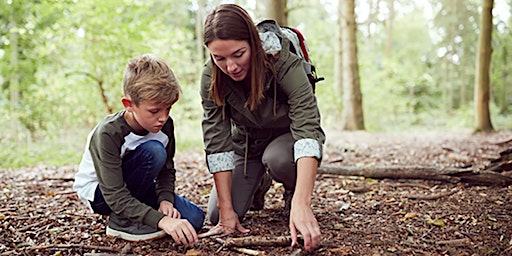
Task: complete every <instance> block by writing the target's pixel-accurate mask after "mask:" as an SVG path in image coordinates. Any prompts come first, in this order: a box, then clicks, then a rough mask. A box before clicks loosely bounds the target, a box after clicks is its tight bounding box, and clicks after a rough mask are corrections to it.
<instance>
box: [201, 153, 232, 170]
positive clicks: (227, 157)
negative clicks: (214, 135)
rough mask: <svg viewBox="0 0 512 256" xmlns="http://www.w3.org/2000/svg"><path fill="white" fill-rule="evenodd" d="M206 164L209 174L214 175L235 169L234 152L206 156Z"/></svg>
mask: <svg viewBox="0 0 512 256" xmlns="http://www.w3.org/2000/svg"><path fill="white" fill-rule="evenodd" d="M206 163H207V164H208V169H209V170H210V173H216V172H221V171H226V170H232V169H234V168H235V152H234V151H229V152H223V153H216V154H211V155H207V156H206Z"/></svg>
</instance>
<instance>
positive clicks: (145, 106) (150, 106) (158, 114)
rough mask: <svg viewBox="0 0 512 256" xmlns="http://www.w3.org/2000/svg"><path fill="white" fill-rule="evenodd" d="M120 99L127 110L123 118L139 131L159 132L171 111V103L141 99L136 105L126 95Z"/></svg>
mask: <svg viewBox="0 0 512 256" xmlns="http://www.w3.org/2000/svg"><path fill="white" fill-rule="evenodd" d="M122 101H123V105H124V106H125V109H126V110H127V112H126V113H127V115H125V118H126V120H127V122H128V124H129V125H130V126H131V127H132V128H133V129H134V130H135V131H137V132H140V133H145V132H146V131H149V132H152V133H156V132H159V131H160V130H161V129H162V126H163V125H164V124H165V122H166V121H167V118H168V117H169V112H170V111H171V105H168V104H157V103H155V102H154V101H143V102H141V103H140V104H139V105H138V106H136V105H135V104H134V103H133V102H132V101H131V100H130V99H128V98H126V97H125V98H123V99H122Z"/></svg>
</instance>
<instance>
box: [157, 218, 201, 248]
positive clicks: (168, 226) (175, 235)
mask: <svg viewBox="0 0 512 256" xmlns="http://www.w3.org/2000/svg"><path fill="white" fill-rule="evenodd" d="M158 227H159V228H160V229H162V230H163V231H164V232H165V233H167V234H169V235H170V236H171V237H172V239H173V240H174V242H175V243H176V244H179V245H184V246H185V247H188V246H190V245H192V244H194V243H196V242H197V241H198V240H199V238H198V237H197V233H196V230H195V229H194V227H192V224H190V222H188V221H187V220H185V219H176V218H172V217H170V216H167V215H166V216H164V217H163V218H162V219H161V220H160V221H159V222H158Z"/></svg>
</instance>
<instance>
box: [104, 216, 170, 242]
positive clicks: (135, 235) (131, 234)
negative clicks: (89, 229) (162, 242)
mask: <svg viewBox="0 0 512 256" xmlns="http://www.w3.org/2000/svg"><path fill="white" fill-rule="evenodd" d="M107 236H110V237H119V238H121V239H124V240H128V241H149V240H153V239H157V238H161V237H164V236H166V233H165V232H164V231H163V230H159V229H157V228H153V227H151V226H148V225H145V224H141V223H138V222H132V221H130V220H128V219H126V218H122V217H119V216H118V215H117V214H114V213H111V214H110V217H109V219H108V225H107Z"/></svg>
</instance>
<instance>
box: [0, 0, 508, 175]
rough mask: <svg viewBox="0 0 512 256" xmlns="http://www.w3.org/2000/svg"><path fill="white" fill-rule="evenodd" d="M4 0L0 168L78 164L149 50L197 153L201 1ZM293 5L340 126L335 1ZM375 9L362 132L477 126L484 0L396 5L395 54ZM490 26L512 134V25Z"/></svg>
mask: <svg viewBox="0 0 512 256" xmlns="http://www.w3.org/2000/svg"><path fill="white" fill-rule="evenodd" d="M0 1H1V2H0V115H1V116H3V117H4V119H3V120H4V121H3V122H0V129H2V131H5V132H4V133H2V134H1V135H0V143H2V145H4V147H5V148H9V149H11V148H12V149H13V150H3V151H0V169H5V168H9V167H13V168H14V167H19V166H25V165H35V164H37V163H41V162H44V163H47V164H57V165H62V164H77V163H78V162H79V160H80V157H81V154H82V150H83V146H84V143H85V138H86V136H87V134H88V132H89V131H90V129H92V128H93V127H94V126H95V125H96V123H97V122H98V121H99V120H100V119H101V118H103V117H104V116H105V115H106V114H108V112H109V111H118V110H120V109H121V108H122V105H121V102H120V98H121V96H122V88H121V87H122V85H121V80H122V72H123V70H124V67H125V65H126V62H127V61H128V60H129V59H130V58H132V57H134V56H136V55H140V54H143V53H154V54H156V55H159V56H161V57H163V58H164V59H166V60H167V61H168V63H169V64H170V66H171V68H172V69H173V70H174V72H175V73H176V75H177V77H178V79H179V80H180V83H181V85H182V88H183V94H182V96H181V98H180V100H179V101H178V103H177V104H176V105H175V106H173V108H172V111H171V116H172V117H173V118H174V120H175V124H176V138H177V147H178V150H180V151H181V150H187V149H195V150H200V149H201V147H202V142H201V141H202V136H201V126H200V123H201V115H202V112H201V107H200V98H199V95H198V87H199V81H198V80H199V77H200V72H201V69H202V66H203V61H204V60H202V59H200V60H198V59H197V58H198V57H197V54H196V48H195V47H196V44H195V41H194V40H196V35H195V22H196V21H195V12H197V11H201V10H197V6H196V5H197V2H196V1H177V0H151V1H139V0H112V1H100V0H89V1H72V0H38V1H17V0H13V1H10V0H6V1H2V0H0ZM236 2H237V3H239V4H242V5H244V6H252V5H248V4H247V5H245V4H244V3H246V2H247V1H236ZM288 2H289V3H288V7H290V10H291V11H290V13H289V24H290V25H291V26H296V27H298V28H299V29H301V31H303V33H304V35H306V37H307V40H308V46H309V48H310V52H311V55H312V58H313V60H314V62H315V63H314V64H315V66H316V67H317V70H318V72H319V75H321V76H323V77H325V78H326V80H325V81H323V82H321V83H319V84H318V87H317V92H316V95H317V99H318V104H319V107H320V111H321V114H322V122H323V125H324V126H325V127H326V128H331V127H336V125H338V124H339V122H340V115H341V112H342V108H343V106H342V101H341V99H342V95H341V94H337V93H335V90H334V84H335V83H334V70H335V69H334V67H333V63H334V45H336V43H335V41H334V40H335V36H334V34H335V30H334V28H335V26H336V18H337V17H336V15H337V13H336V1H325V0H311V1H304V0H288ZM368 2H369V0H363V1H356V3H357V4H358V7H357V8H358V9H357V10H356V15H357V16H358V26H359V28H358V29H359V30H358V32H359V33H358V55H359V65H360V67H359V70H360V79H361V90H362V93H363V108H364V115H365V126H366V127H367V129H368V130H370V131H393V130H394V131H396V130H407V129H415V130H422V129H469V128H471V127H472V126H473V124H474V109H473V108H474V107H473V103H472V100H473V97H472V94H473V86H474V70H475V67H474V65H475V63H474V62H475V54H476V53H475V52H476V41H477V36H478V19H479V13H478V10H479V9H478V8H479V5H480V3H479V1H476V0H458V1H450V0H441V1H437V0H436V1H405V0H395V7H396V15H395V19H394V21H393V31H392V32H393V33H392V35H393V41H392V44H391V46H392V48H391V51H390V54H389V56H387V55H386V41H387V38H388V31H387V29H386V25H387V22H388V15H389V12H388V10H387V6H386V5H385V4H381V5H379V6H378V8H377V6H373V7H372V9H371V10H368V8H367V7H368V5H366V4H367V3H368ZM373 2H374V3H375V1H373ZM381 3H383V2H382V1H381ZM213 4H214V3H213V2H208V3H206V5H207V8H206V9H205V10H202V12H203V13H204V12H206V11H207V10H209V9H210V8H211V7H212V5H213ZM508 4H510V1H509V2H508ZM429 10H430V11H431V12H430V13H431V16H428V15H427V16H426V15H425V11H429ZM367 12H369V13H370V14H373V16H372V18H373V19H372V20H371V21H370V16H368V15H369V13H367ZM305 17H308V18H305ZM309 17H311V18H309ZM256 18H259V17H256ZM495 24H496V29H494V32H493V59H492V60H493V64H492V74H491V75H492V77H491V79H492V94H491V99H492V104H491V114H492V117H493V123H494V124H495V127H497V128H498V129H499V128H505V129H506V128H511V127H512V121H510V120H512V119H511V118H510V115H511V114H512V113H511V112H512V107H511V106H512V88H511V87H510V84H511V83H512V77H511V76H512V70H511V69H510V66H511V65H510V63H512V59H511V58H512V53H511V52H510V50H509V47H507V46H509V45H511V44H512V33H511V31H510V20H508V21H505V20H498V19H496V21H495ZM15 42H17V43H16V44H14V43H15ZM16 77H18V78H19V79H15V78H16ZM16 81H17V82H18V83H15V82H16ZM13 82H14V83H13ZM13 91H14V92H17V93H18V94H17V96H18V97H17V98H16V97H14V98H13ZM14 96H15V94H14ZM104 99H105V101H104Z"/></svg>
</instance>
